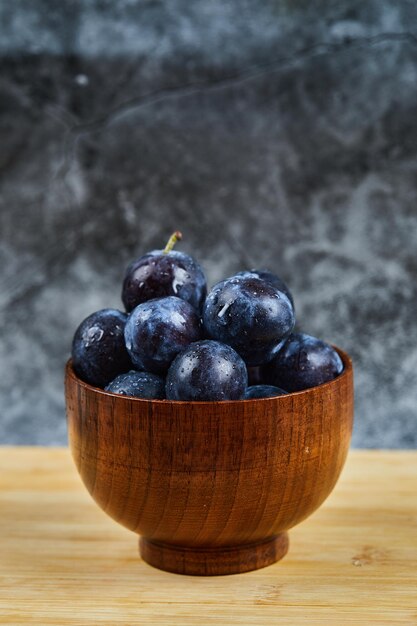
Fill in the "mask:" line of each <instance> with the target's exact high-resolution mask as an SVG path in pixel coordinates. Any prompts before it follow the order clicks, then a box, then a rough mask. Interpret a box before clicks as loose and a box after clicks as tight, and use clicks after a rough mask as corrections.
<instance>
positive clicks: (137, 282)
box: [122, 232, 207, 312]
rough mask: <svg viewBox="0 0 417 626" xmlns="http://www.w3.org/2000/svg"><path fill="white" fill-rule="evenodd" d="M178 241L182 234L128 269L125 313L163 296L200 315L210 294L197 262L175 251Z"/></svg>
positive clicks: (134, 262)
mask: <svg viewBox="0 0 417 626" xmlns="http://www.w3.org/2000/svg"><path fill="white" fill-rule="evenodd" d="M177 239H181V233H178V232H177V233H174V234H173V235H172V237H171V238H170V240H169V242H168V243H167V246H166V248H165V249H164V250H153V251H152V252H149V253H148V254H145V255H143V256H141V257H140V258H139V259H136V260H135V261H133V262H132V263H131V264H130V265H129V267H128V268H127V270H126V274H125V278H124V281H123V289H122V300H123V304H124V306H125V307H126V311H132V309H134V308H135V307H136V306H138V304H141V303H143V302H147V301H148V300H152V299H153V298H162V297H164V296H177V298H181V299H182V300H185V301H186V302H189V303H190V304H191V305H192V306H193V307H194V308H195V309H196V310H197V311H199V312H200V311H201V307H202V305H203V302H204V299H205V297H206V294H207V283H206V279H205V276H204V273H203V270H202V269H201V266H200V265H199V264H198V263H197V261H195V260H194V259H193V258H192V257H191V256H189V255H188V254H184V253H183V252H177V251H176V250H172V247H173V245H174V244H175V242H176V240H177Z"/></svg>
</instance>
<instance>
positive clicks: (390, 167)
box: [0, 0, 417, 447]
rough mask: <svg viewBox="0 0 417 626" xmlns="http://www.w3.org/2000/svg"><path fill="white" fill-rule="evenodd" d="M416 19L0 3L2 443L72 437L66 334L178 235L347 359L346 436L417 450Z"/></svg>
mask: <svg viewBox="0 0 417 626" xmlns="http://www.w3.org/2000/svg"><path fill="white" fill-rule="evenodd" d="M416 31H417V5H416V3H415V1H414V0H413V1H411V0H410V1H407V0H402V1H401V2H398V1H394V0H373V1H372V0H361V1H358V0H349V1H347V0H337V1H331V0H326V2H323V1H322V0H319V1H317V2H314V3H312V2H307V1H306V0H292V1H291V2H289V1H288V0H263V1H262V2H254V1H252V2H247V1H246V0H210V1H207V0H193V2H189V1H188V0H141V1H140V0H119V1H118V2H111V1H110V0H100V1H99V0H89V1H88V2H87V0H84V1H83V0H78V1H74V2H69V1H68V2H60V3H58V2H52V1H51V0H37V1H36V2H35V1H32V2H31V1H28V0H26V1H25V0H14V2H13V3H11V2H6V0H2V1H0V139H1V142H0V146H1V149H0V211H1V233H0V267H1V278H0V281H1V283H0V329H1V330H0V442H2V443H9V444H15V443H18V444H20V443H22V444H23V443H34V444H56V443H65V442H66V425H65V417H64V399H63V367H64V363H65V360H66V358H67V357H68V354H69V349H70V342H71V337H72V334H73V332H74V330H75V328H76V326H77V325H78V323H79V322H80V321H81V320H82V319H83V318H84V317H85V316H86V315H88V314H89V313H91V312H92V311H94V310H96V309H99V308H102V307H106V306H115V307H120V306H121V303H120V282H121V278H122V275H123V272H124V268H125V266H126V264H127V262H128V261H129V260H130V259H131V258H132V257H133V256H135V255H137V254H140V253H142V252H145V251H147V250H149V249H152V248H154V247H160V246H161V245H162V244H163V243H164V241H165V239H166V238H167V236H168V235H169V234H170V232H171V231H172V230H173V229H176V228H180V229H181V230H182V231H183V233H184V242H183V244H182V246H181V248H182V249H183V250H185V251H187V252H190V253H192V254H195V255H196V256H197V257H198V258H199V259H200V260H201V262H202V264H203V266H204V267H205V269H206V271H207V275H208V277H209V280H210V283H213V282H214V281H216V280H218V279H220V278H222V277H224V276H227V275H230V274H231V273H233V272H235V271H236V270H240V269H242V268H248V267H253V266H255V267H261V266H262V267H265V266H267V267H269V268H271V269H272V270H274V271H276V272H277V273H279V274H280V275H281V276H282V277H283V278H284V279H286V280H287V281H288V283H289V285H290V286H291V287H292V290H293V293H294V296H295V299H296V305H297V312H298V320H299V324H300V325H301V326H302V327H303V328H304V329H305V331H306V332H309V333H311V334H315V335H318V336H320V337H322V338H324V339H326V340H328V341H331V342H334V343H336V344H338V345H340V346H341V347H343V348H344V349H346V350H347V351H349V352H350V353H351V355H352V356H353V359H354V363H355V367H356V425H355V432H354V439H353V444H354V445H355V446H369V447H381V446H383V447H415V446H416V444H417V426H416V421H417V417H416V414H417V384H416V371H417V325H416V318H417V32H416ZM414 33H416V34H414Z"/></svg>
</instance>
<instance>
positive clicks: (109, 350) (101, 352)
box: [71, 309, 132, 388]
mask: <svg viewBox="0 0 417 626" xmlns="http://www.w3.org/2000/svg"><path fill="white" fill-rule="evenodd" d="M126 321H127V315H126V313H122V311H118V310H117V309H101V310H100V311H96V312H94V313H92V314H91V315H89V316H88V317H86V318H85V319H84V320H83V321H82V322H81V324H80V325H79V326H78V328H77V330H76V331H75V334H74V338H73V341H72V350H71V352H72V366H73V368H74V371H75V373H76V374H77V375H78V376H79V377H80V378H81V380H83V381H84V382H86V383H89V384H90V385H94V386H95V387H101V388H103V387H105V386H106V385H107V384H108V383H109V382H110V381H112V380H113V379H114V378H115V377H116V376H117V375H118V374H122V373H124V372H127V371H129V370H130V369H131V368H132V362H131V360H130V357H129V354H128V352H127V350H126V346H125V341H124V330H125V325H126Z"/></svg>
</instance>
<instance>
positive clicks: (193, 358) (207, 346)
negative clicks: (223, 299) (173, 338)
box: [166, 339, 248, 401]
mask: <svg viewBox="0 0 417 626" xmlns="http://www.w3.org/2000/svg"><path fill="white" fill-rule="evenodd" d="M247 383H248V374H247V371H246V366H245V363H244V361H243V360H242V358H241V357H240V356H239V355H238V353H237V352H236V351H235V350H233V348H231V347H230V346H227V345H225V344H222V343H220V342H218V341H212V340H210V339H205V340H202V341H197V342H195V343H192V344H191V345H190V346H188V348H186V349H185V350H184V351H183V352H181V353H180V354H178V356H177V357H176V358H175V360H174V361H173V363H172V364H171V367H170V368H169V370H168V374H167V379H166V397H167V399H169V400H183V401H186V400H190V401H192V400H193V401H216V400H217V401H221V400H241V399H242V398H243V397H244V394H245V391H246V387H247Z"/></svg>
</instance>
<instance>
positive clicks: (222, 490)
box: [65, 349, 353, 575]
mask: <svg viewBox="0 0 417 626" xmlns="http://www.w3.org/2000/svg"><path fill="white" fill-rule="evenodd" d="M337 351H338V353H339V354H340V356H341V358H342V360H343V364H344V370H343V372H342V373H341V374H340V375H339V376H338V377H337V378H335V379H334V380H332V381H330V382H328V383H324V384H323V385H319V386H317V387H312V388H311V389H306V390H304V391H299V392H295V393H290V394H288V395H283V396H278V397H275V398H262V399H256V400H237V401H225V402H178V401H170V400H143V399H139V398H132V397H127V396H121V395H116V394H112V393H108V392H106V391H103V390H102V389H98V388H96V387H92V386H91V385H88V384H86V383H84V382H83V381H81V380H80V379H79V378H78V377H77V376H76V374H75V373H74V370H73V368H72V365H71V361H69V362H68V364H67V367H66V379H65V383H66V405H67V418H68V432H69V442H70V447H71V451H72V455H73V458H74V461H75V464H76V466H77V468H78V471H79V473H80V475H81V478H82V480H83V482H84V484H85V486H86V487H87V489H88V491H89V492H90V494H91V496H92V497H93V498H94V500H95V501H96V502H97V504H98V505H99V506H100V507H101V508H102V509H103V510H104V511H105V512H106V513H107V514H108V515H110V516H111V517H112V518H113V519H115V520H116V521H117V522H119V523H120V524H122V525H123V526H125V527H126V528H128V529H130V530H132V531H134V532H136V533H138V534H140V535H141V538H140V542H139V545H140V553H141V556H142V558H143V559H144V560H145V561H146V562H147V563H149V564H151V565H153V566H155V567H158V568H160V569H163V570H166V571H170V572H176V573H181V574H192V575H220V574H235V573H239V572H246V571H249V570H254V569H258V568H261V567H265V566H266V565H270V564H272V563H274V562H275V561H278V560H279V559H281V558H282V557H283V556H284V555H285V554H286V552H287V550H288V535H287V532H286V531H287V530H288V529H290V528H291V527H292V526H294V525H295V524H298V523H299V522H300V521H302V520H303V519H305V518H306V517H308V516H309V515H310V514H311V513H312V512H313V511H315V510H316V509H317V508H318V507H319V506H320V504H321V503H322V502H323V501H324V500H325V499H326V498H327V496H328V495H329V494H330V492H331V491H332V489H333V487H334V486H335V484H336V481H337V479H338V477H339V474H340V472H341V470H342V467H343V465H344V462H345V459H346V456H347V452H348V449H349V444H350V438H351V432H352V421H353V369H352V363H351V360H350V358H349V357H348V355H347V354H345V353H344V352H343V351H341V350H339V349H337Z"/></svg>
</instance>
